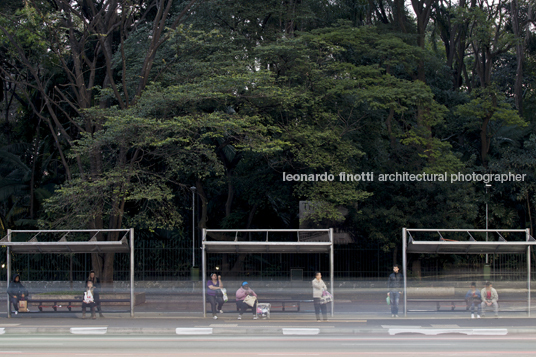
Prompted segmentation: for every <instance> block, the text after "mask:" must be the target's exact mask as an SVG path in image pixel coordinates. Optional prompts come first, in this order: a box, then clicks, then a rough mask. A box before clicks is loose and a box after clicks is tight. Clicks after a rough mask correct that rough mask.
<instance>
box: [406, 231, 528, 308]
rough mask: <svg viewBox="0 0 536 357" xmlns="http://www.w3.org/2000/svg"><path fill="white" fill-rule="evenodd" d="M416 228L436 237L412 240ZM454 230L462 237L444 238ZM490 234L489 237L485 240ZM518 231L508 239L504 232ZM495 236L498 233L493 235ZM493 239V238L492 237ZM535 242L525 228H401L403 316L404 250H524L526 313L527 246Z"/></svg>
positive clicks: (499, 251) (517, 251)
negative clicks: (477, 236) (479, 235)
mask: <svg viewBox="0 0 536 357" xmlns="http://www.w3.org/2000/svg"><path fill="white" fill-rule="evenodd" d="M418 232H429V233H437V239H436V240H433V241H431V240H416V239H415V237H413V235H412V234H411V233H413V234H414V235H417V234H416V233H418ZM450 233H456V234H457V237H459V236H460V234H462V235H463V236H465V237H466V240H459V239H456V240H452V239H447V237H448V234H450ZM471 233H473V234H474V233H486V241H480V240H476V239H475V237H474V236H473V234H471ZM489 234H491V235H492V238H493V239H494V240H493V241H491V240H488V235H489ZM506 234H512V236H514V235H516V234H517V235H518V236H519V234H522V236H523V240H516V241H513V240H510V241H508V240H507V239H506V238H505V237H504V235H506ZM495 237H498V238H497V239H496V238H495ZM495 239H496V240H495ZM533 245H536V240H535V239H534V238H533V237H532V236H531V235H530V230H529V229H528V228H527V229H435V228H433V229H424V228H403V229H402V254H403V256H402V265H403V271H402V273H403V276H404V316H407V274H406V273H407V254H408V253H421V254H526V256H527V289H528V295H527V313H528V316H530V276H531V275H530V274H531V266H530V265H531V262H530V248H531V246H533Z"/></svg>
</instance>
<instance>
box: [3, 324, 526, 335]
mask: <svg viewBox="0 0 536 357" xmlns="http://www.w3.org/2000/svg"><path fill="white" fill-rule="evenodd" d="M201 329H202V330H206V331H208V330H211V333H210V334H211V335H219V336H243V335H257V336H267V335H270V336H274V335H277V336H282V335H312V333H311V331H312V330H315V333H314V334H315V335H331V336H334V335H338V336H342V335H346V336H348V335H365V334H367V335H368V334H377V335H388V334H389V332H390V330H392V329H389V328H299V329H298V328H281V327H279V328H277V327H274V328H266V327H259V328H255V327H249V326H248V327H246V326H244V327H238V328H228V327H227V328H217V327H215V328H143V327H124V328H122V327H108V328H107V330H106V335H108V336H109V335H153V336H154V335H158V336H177V335H180V336H188V335H190V336H193V335H208V334H209V333H207V332H206V331H204V332H203V333H199V331H197V333H196V331H194V330H201ZM178 330H181V333H177V331H178ZM291 330H301V333H292V332H295V331H291ZM305 330H307V331H305ZM397 330H400V331H399V332H398V333H423V331H424V330H432V329H429V328H427V329H415V331H413V329H412V330H411V331H409V329H403V328H401V329H397ZM419 330H420V331H419ZM442 330H446V329H442ZM454 330H460V331H461V330H463V331H469V330H483V329H481V328H465V329H464V328H460V329H452V331H444V332H442V333H459V332H460V331H454ZM486 330H493V331H504V332H506V333H508V334H536V327H535V328H528V327H519V328H501V327H497V328H495V329H486ZM2 331H3V333H2ZM285 331H287V333H285ZM288 331H291V333H288ZM297 332H300V331H297ZM2 334H6V335H28V334H42V335H58V334H64V335H71V334H72V329H71V328H70V327H5V328H0V335H2ZM101 334H102V333H101Z"/></svg>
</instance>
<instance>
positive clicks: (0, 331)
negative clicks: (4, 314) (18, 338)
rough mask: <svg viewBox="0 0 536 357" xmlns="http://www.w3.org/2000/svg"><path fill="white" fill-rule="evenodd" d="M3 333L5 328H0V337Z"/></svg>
mask: <svg viewBox="0 0 536 357" xmlns="http://www.w3.org/2000/svg"><path fill="white" fill-rule="evenodd" d="M5 333H6V329H5V328H3V327H2V328H0V335H3V334H5Z"/></svg>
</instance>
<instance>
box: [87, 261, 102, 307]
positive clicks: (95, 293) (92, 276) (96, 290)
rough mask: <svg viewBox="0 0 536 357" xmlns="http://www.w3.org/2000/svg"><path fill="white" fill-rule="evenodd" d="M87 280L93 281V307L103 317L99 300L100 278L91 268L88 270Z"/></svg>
mask: <svg viewBox="0 0 536 357" xmlns="http://www.w3.org/2000/svg"><path fill="white" fill-rule="evenodd" d="M87 280H88V281H91V282H92V283H93V298H94V299H95V309H96V310H97V311H98V312H99V316H100V317H104V315H103V314H102V308H101V302H100V289H101V283H100V279H99V278H98V277H97V276H96V275H95V271H94V270H92V271H90V272H89V277H88V278H87Z"/></svg>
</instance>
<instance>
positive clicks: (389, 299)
mask: <svg viewBox="0 0 536 357" xmlns="http://www.w3.org/2000/svg"><path fill="white" fill-rule="evenodd" d="M385 302H386V303H387V305H391V297H389V296H388V297H386V298H385Z"/></svg>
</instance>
